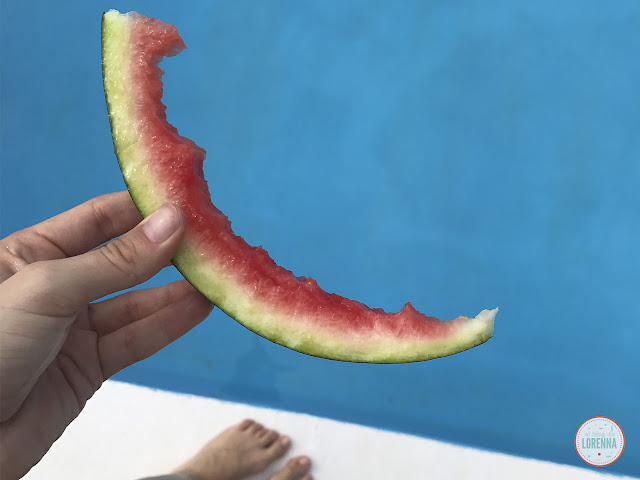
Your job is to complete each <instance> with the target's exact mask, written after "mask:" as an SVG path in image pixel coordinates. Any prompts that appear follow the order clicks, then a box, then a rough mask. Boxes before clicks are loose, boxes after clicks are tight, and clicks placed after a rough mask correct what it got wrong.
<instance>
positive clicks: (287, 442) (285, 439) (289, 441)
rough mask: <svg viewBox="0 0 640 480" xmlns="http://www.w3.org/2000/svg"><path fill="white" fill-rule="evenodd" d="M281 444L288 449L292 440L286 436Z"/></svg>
mask: <svg viewBox="0 0 640 480" xmlns="http://www.w3.org/2000/svg"><path fill="white" fill-rule="evenodd" d="M280 443H281V444H282V445H283V446H285V447H287V446H289V444H290V443H291V440H290V439H289V437H286V436H285V437H282V438H281V439H280Z"/></svg>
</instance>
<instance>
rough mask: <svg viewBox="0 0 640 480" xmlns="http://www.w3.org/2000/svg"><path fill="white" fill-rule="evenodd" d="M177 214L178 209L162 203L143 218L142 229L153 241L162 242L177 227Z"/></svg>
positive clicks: (178, 222) (178, 223)
mask: <svg viewBox="0 0 640 480" xmlns="http://www.w3.org/2000/svg"><path fill="white" fill-rule="evenodd" d="M178 215H179V212H178V209H177V208H176V207H175V206H174V205H172V204H166V205H163V206H162V207H160V208H159V209H158V210H156V211H155V212H153V213H152V214H151V215H150V216H149V217H148V218H147V219H146V220H145V222H144V224H143V225H142V231H143V232H144V234H145V235H146V236H147V238H149V240H151V241H152V242H153V243H162V242H164V241H165V240H167V239H168V238H169V237H170V236H171V235H172V234H173V232H175V231H176V230H177V229H178V226H179V225H180V217H179V216H178Z"/></svg>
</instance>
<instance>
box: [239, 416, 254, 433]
mask: <svg viewBox="0 0 640 480" xmlns="http://www.w3.org/2000/svg"><path fill="white" fill-rule="evenodd" d="M253 423H254V422H253V420H251V419H250V418H245V419H244V420H242V421H241V422H240V423H239V424H238V428H240V430H242V431H244V430H248V429H249V427H250V426H251V425H253Z"/></svg>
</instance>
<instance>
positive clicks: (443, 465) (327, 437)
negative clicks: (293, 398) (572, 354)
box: [25, 381, 632, 480]
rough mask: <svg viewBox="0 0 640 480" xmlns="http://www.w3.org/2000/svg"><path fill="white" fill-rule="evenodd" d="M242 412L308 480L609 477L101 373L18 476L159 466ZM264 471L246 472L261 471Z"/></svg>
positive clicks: (139, 471) (102, 478)
mask: <svg viewBox="0 0 640 480" xmlns="http://www.w3.org/2000/svg"><path fill="white" fill-rule="evenodd" d="M245 417H250V418H254V419H256V420H257V421H259V422H261V423H263V424H264V425H265V426H269V427H272V428H276V429H279V431H281V432H283V433H286V434H288V435H290V436H291V437H292V440H293V445H292V449H291V451H290V455H296V454H306V455H309V456H310V457H311V458H312V461H313V467H312V473H313V477H314V479H315V480H339V479H354V480H356V479H362V480H513V479H516V478H517V479H518V480H539V479H541V478H543V479H545V480H607V479H612V480H613V479H619V480H622V479H630V478H632V477H621V476H611V475H608V474H606V473H603V472H606V470H605V469H595V468H577V467H573V466H567V465H558V464H554V463H550V462H545V461H540V460H533V459H526V458H521V457H516V456H511V455H505V454H500V453H494V452H487V451H482V450H476V449H472V448H466V447H461V446H457V445H452V444H448V443H444V442H438V441H434V440H429V439H425V438H420V437H414V436H410V435H404V434H399V433H392V432H387V431H382V430H377V429H373V428H368V427H362V426H358V425H353V424H348V423H341V422H336V421H333V420H327V419H324V418H319V417H313V416H310V415H304V414H296V413H290V412H284V411H279V410H272V409H266V408H258V407H252V406H249V405H244V404H238V403H231V402H223V401H220V400H214V399H210V398H203V397H196V396H191V395H184V394H176V393H170V392H166V391H159V390H152V389H149V388H146V387H140V386H134V385H130V384H126V383H120V382H114V381H108V382H106V383H105V385H104V386H103V387H102V389H101V390H100V391H99V392H98V393H97V394H96V395H95V396H94V398H92V399H91V400H90V401H89V403H88V404H87V407H86V408H85V410H84V411H83V412H82V414H81V415H80V417H79V418H78V419H77V420H76V421H75V422H74V423H73V424H72V425H71V426H70V427H69V428H68V429H67V431H66V432H65V433H64V435H63V436H62V437H61V439H60V440H58V442H56V444H55V445H54V446H53V448H52V449H51V450H50V452H49V453H48V454H47V456H46V457H45V458H44V460H43V461H42V462H41V463H40V464H39V465H37V466H36V467H35V468H34V469H33V470H32V471H31V472H30V473H29V474H27V476H26V477H25V479H26V480H69V479H74V478H77V479H80V478H86V479H91V480H116V479H122V480H133V479H135V478H138V477H142V476H145V475H153V474H161V473H166V472H168V471H170V470H171V469H172V468H173V467H174V466H176V465H177V464H179V463H180V462H182V461H183V460H184V459H186V458H188V457H189V456H190V455H191V454H193V453H194V452H195V451H196V450H197V449H198V448H199V447H200V446H201V445H202V444H203V443H205V442H206V441H207V440H208V439H209V438H211V437H212V436H213V435H214V434H215V433H216V432H218V431H220V430H222V429H224V428H226V427H227V426H228V425H230V424H232V423H235V422H238V421H240V420H241V419H243V418H245ZM285 460H286V457H285V459H283V460H282V461H281V462H279V463H278V464H275V465H274V466H273V468H271V469H269V470H268V471H267V472H265V473H263V474H260V475H256V476H254V477H252V479H254V480H258V479H266V478H267V477H268V474H269V473H270V472H273V471H274V470H275V469H276V468H277V467H278V465H281V464H282V463H283V462H284V461H285Z"/></svg>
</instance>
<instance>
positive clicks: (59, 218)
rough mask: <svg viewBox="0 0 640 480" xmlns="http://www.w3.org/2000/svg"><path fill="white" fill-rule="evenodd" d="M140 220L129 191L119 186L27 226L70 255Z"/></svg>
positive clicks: (84, 250) (120, 232) (91, 246)
mask: <svg viewBox="0 0 640 480" xmlns="http://www.w3.org/2000/svg"><path fill="white" fill-rule="evenodd" d="M141 221H142V215H140V212H139V211H138V209H137V208H136V206H135V204H134V203H133V200H131V196H130V195H129V192H128V191H127V190H123V191H120V192H114V193H107V194H105V195H100V196H99V197H95V198H92V199H91V200H88V201H86V202H84V203H82V204H80V205H78V206H77V207H74V208H72V209H70V210H67V211H66V212H63V213H61V214H59V215H56V216H55V217H51V218H49V219H48V220H45V221H44V222H41V223H38V224H36V225H34V226H33V227H30V228H31V229H33V231H34V232H35V233H36V234H37V235H38V236H40V237H43V238H45V239H46V240H48V241H49V242H50V243H52V244H53V245H54V246H56V247H57V248H58V249H60V250H61V251H62V253H63V254H65V255H66V256H67V257H72V256H75V255H80V254H81V253H85V252H88V251H89V250H91V249H93V248H95V247H97V246H99V245H102V244H103V243H105V242H108V241H109V240H111V239H112V238H114V237H117V236H119V235H122V234H124V233H126V232H128V231H129V230H131V229H132V228H133V227H135V226H136V225H137V224H138V223H140V222H141ZM27 230H29V229H27Z"/></svg>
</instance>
